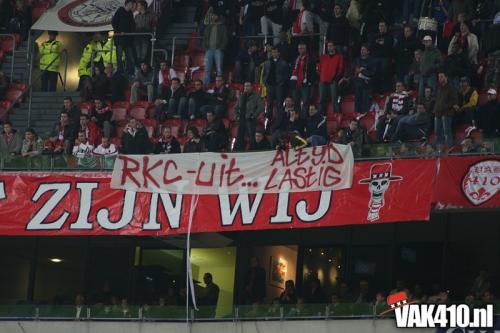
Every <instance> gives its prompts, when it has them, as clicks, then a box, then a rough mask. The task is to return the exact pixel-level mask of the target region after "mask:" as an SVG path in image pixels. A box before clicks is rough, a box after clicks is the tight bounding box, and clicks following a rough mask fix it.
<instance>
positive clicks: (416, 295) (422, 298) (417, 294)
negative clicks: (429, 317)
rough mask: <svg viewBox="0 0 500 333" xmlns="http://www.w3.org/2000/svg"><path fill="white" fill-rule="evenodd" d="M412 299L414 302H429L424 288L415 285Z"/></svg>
mask: <svg viewBox="0 0 500 333" xmlns="http://www.w3.org/2000/svg"><path fill="white" fill-rule="evenodd" d="M410 299H411V300H413V301H417V302H419V303H425V302H427V295H426V294H425V293H424V290H423V289H422V286H421V285H419V284H416V285H415V288H414V289H413V292H412V294H411V295H410Z"/></svg>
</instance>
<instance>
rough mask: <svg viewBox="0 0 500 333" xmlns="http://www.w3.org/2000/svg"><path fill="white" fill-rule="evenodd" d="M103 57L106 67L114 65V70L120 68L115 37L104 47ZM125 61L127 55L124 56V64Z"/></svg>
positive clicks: (109, 39) (110, 38)
mask: <svg viewBox="0 0 500 333" xmlns="http://www.w3.org/2000/svg"><path fill="white" fill-rule="evenodd" d="M102 49H103V51H104V52H103V55H102V61H103V63H104V66H106V65H107V64H112V65H113V68H118V56H117V55H116V45H115V43H114V40H113V37H109V38H108V40H107V41H106V44H104V46H103V47H102ZM124 61H125V54H123V55H122V61H121V62H122V64H123V62H124Z"/></svg>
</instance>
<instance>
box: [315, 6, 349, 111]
mask: <svg viewBox="0 0 500 333" xmlns="http://www.w3.org/2000/svg"><path fill="white" fill-rule="evenodd" d="M335 7H338V5H337V6H335ZM318 68H319V100H320V106H319V113H321V114H322V115H325V114H326V105H327V101H328V97H329V96H330V97H331V99H332V104H333V111H334V112H340V106H339V102H338V82H339V80H340V79H341V78H342V75H343V74H344V56H343V55H342V54H341V53H337V51H336V50H335V44H334V42H332V41H329V42H328V43H327V53H326V54H324V55H322V56H321V58H320V60H319V67H318Z"/></svg>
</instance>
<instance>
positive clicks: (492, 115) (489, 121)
mask: <svg viewBox="0 0 500 333" xmlns="http://www.w3.org/2000/svg"><path fill="white" fill-rule="evenodd" d="M499 110H500V103H499V102H498V101H497V91H496V89H493V88H490V89H488V100H487V102H486V103H485V104H483V105H481V106H480V107H479V112H478V113H479V119H480V122H479V127H480V128H482V129H483V130H484V135H485V136H486V137H499V136H500V112H499Z"/></svg>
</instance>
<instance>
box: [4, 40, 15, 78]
mask: <svg viewBox="0 0 500 333" xmlns="http://www.w3.org/2000/svg"><path fill="white" fill-rule="evenodd" d="M2 37H9V38H12V42H13V44H12V55H11V57H10V80H11V81H12V80H13V79H14V58H15V57H16V47H17V45H16V35H14V34H0V38H2Z"/></svg>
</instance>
